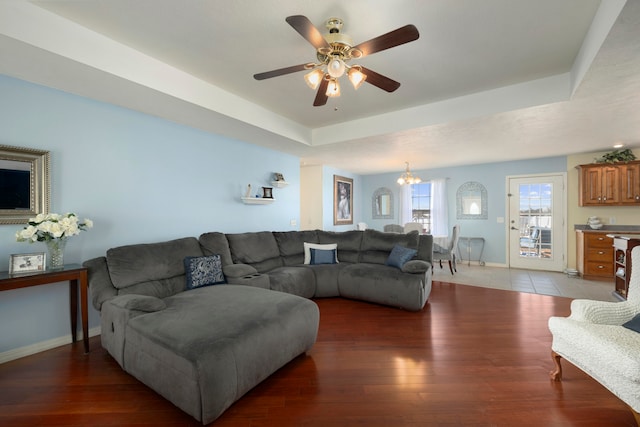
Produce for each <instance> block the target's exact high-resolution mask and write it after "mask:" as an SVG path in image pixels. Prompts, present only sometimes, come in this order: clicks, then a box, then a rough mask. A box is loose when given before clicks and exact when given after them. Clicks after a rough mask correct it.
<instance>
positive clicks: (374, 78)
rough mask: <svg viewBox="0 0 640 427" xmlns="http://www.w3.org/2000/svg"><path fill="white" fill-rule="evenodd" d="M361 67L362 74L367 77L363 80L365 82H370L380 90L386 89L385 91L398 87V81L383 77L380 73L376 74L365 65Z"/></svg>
mask: <svg viewBox="0 0 640 427" xmlns="http://www.w3.org/2000/svg"><path fill="white" fill-rule="evenodd" d="M361 68H362V74H364V75H366V76H367V79H366V80H365V82H366V83H370V84H372V85H374V86H376V87H379V88H380V89H382V90H386V91H387V92H393V91H394V90H396V89H398V88H399V87H400V83H399V82H397V81H395V80H392V79H390V78H389V77H385V76H383V75H382V74H378V73H376V72H375V71H373V70H370V69H368V68H365V67H361Z"/></svg>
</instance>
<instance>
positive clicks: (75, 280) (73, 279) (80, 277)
mask: <svg viewBox="0 0 640 427" xmlns="http://www.w3.org/2000/svg"><path fill="white" fill-rule="evenodd" d="M66 281H68V282H69V314H70V316H71V340H72V341H73V342H76V331H77V329H78V285H80V311H81V314H82V341H83V344H84V351H85V353H89V325H88V323H89V321H88V318H89V317H88V311H87V292H88V280H87V269H86V268H85V267H82V266H81V265H79V264H68V265H65V266H64V267H63V268H61V269H59V270H46V271H42V272H30V273H17V274H9V272H7V271H3V272H0V291H8V290H11V289H19V288H28V287H30V286H38V285H47V284H51V283H57V282H66Z"/></svg>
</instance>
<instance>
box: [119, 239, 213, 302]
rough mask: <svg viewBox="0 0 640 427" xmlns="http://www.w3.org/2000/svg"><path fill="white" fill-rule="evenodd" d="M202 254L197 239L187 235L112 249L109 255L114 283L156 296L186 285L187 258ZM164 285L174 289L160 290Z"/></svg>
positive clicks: (180, 289)
mask: <svg viewBox="0 0 640 427" xmlns="http://www.w3.org/2000/svg"><path fill="white" fill-rule="evenodd" d="M202 255H203V253H202V249H201V248H200V244H199V243H198V240H197V239H196V238H195V237H185V238H182V239H176V240H170V241H167V242H160V243H145V244H137V245H128V246H120V247H117V248H112V249H109V250H108V251H107V257H106V258H107V266H108V269H109V276H110V278H111V282H112V283H113V286H114V287H115V288H117V289H118V290H119V291H122V290H124V289H126V288H130V287H135V288H136V293H141V294H144V295H150V294H151V295H152V296H157V294H158V291H159V292H160V293H161V294H165V295H164V296H167V295H173V294H175V293H177V292H180V291H183V290H184V288H185V278H184V258H185V257H188V256H202ZM164 285H166V286H168V287H170V288H171V289H164V290H162V289H160V290H158V289H157V288H158V287H160V288H161V287H163V286H164ZM118 293H121V292H118ZM122 293H129V292H128V291H127V292H122Z"/></svg>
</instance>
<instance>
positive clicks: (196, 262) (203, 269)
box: [184, 255, 227, 289]
mask: <svg viewBox="0 0 640 427" xmlns="http://www.w3.org/2000/svg"><path fill="white" fill-rule="evenodd" d="M184 272H185V275H186V278H187V289H196V288H201V287H203V286H210V285H219V284H222V283H227V280H226V279H225V277H224V273H222V261H221V260H220V255H210V256H201V257H190V256H189V257H186V258H185V259H184Z"/></svg>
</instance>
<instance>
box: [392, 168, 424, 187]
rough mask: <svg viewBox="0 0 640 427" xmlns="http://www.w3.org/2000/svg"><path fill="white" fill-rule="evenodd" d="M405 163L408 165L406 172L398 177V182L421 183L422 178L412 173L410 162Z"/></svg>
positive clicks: (401, 183) (402, 183)
mask: <svg viewBox="0 0 640 427" xmlns="http://www.w3.org/2000/svg"><path fill="white" fill-rule="evenodd" d="M404 164H405V165H407V166H406V168H405V170H404V173H403V174H402V175H400V178H398V181H397V182H398V184H400V185H404V184H409V185H411V184H420V183H421V182H422V179H420V177H419V176H415V175H413V174H412V173H411V171H410V170H409V162H404Z"/></svg>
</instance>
